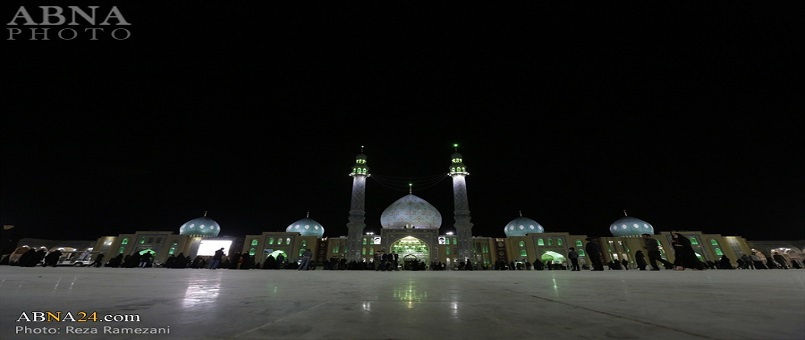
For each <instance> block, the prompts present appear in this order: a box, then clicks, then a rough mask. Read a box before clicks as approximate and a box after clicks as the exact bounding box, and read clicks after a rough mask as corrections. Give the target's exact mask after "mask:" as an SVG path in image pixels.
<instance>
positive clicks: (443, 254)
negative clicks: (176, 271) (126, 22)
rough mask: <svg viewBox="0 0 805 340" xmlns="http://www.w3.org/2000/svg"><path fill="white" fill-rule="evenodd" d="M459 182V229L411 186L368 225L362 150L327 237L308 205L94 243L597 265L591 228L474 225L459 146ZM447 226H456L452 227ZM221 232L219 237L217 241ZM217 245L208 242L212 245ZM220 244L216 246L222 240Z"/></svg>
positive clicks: (615, 228)
mask: <svg viewBox="0 0 805 340" xmlns="http://www.w3.org/2000/svg"><path fill="white" fill-rule="evenodd" d="M447 175H448V176H450V177H451V179H452V182H453V201H454V205H453V219H454V221H455V222H454V224H453V226H452V227H453V228H452V229H453V230H455V233H442V232H440V227H442V224H443V216H442V214H441V212H439V210H438V209H436V208H435V207H434V206H433V205H431V204H430V203H428V202H427V201H425V200H424V199H422V198H420V197H418V196H416V195H414V194H413V193H411V191H410V190H409V193H408V194H407V195H405V196H403V197H401V198H399V199H398V200H396V201H395V202H393V203H391V204H390V205H389V206H388V207H387V208H386V209H385V210H384V211H383V213H382V214H381V217H380V225H381V228H380V232H379V233H377V234H375V233H373V232H367V231H366V223H365V210H364V209H365V203H366V185H367V179H368V178H369V177H370V176H371V174H370V172H369V167H368V164H367V157H366V155H365V154H364V153H363V152H362V151H361V153H360V154H358V155H357V156H356V158H355V164H354V165H353V167H352V171H351V172H350V173H349V176H351V177H352V196H351V203H350V210H349V213H348V223H347V229H348V234H347V235H344V236H337V237H325V236H324V226H322V225H321V224H320V223H318V222H317V221H315V220H314V219H312V218H310V216H309V214H308V215H307V216H305V217H304V218H301V219H300V220H298V221H296V222H293V223H291V224H290V225H288V227H287V228H286V229H285V231H271V232H263V233H261V234H254V235H244V237H242V238H239V237H219V236H218V235H219V233H220V231H221V226H220V225H218V223H217V222H216V221H214V220H213V219H211V218H209V217H207V216H206V215H207V214H206V213H205V214H204V216H201V217H198V218H194V219H192V220H189V221H188V222H186V223H185V224H183V225H182V226H180V228H179V234H174V233H173V232H170V231H138V232H136V233H134V234H121V235H117V236H104V237H101V238H99V239H98V240H97V241H96V242H95V245H94V247H93V253H99V254H104V258H105V259H110V258H112V257H115V256H117V255H118V254H133V253H134V252H140V253H143V252H150V253H152V255H153V258H154V261H155V262H156V263H164V262H165V261H166V260H167V259H168V258H169V257H171V256H175V255H177V254H182V255H184V256H190V257H197V256H207V255H206V254H209V251H210V250H209V249H206V250H205V249H204V248H205V244H207V245H209V244H216V245H220V244H226V245H227V246H228V247H227V255H229V254H230V253H240V254H249V255H251V256H253V257H254V261H255V263H262V262H263V261H265V259H266V258H268V256H273V257H274V258H277V256H278V255H280V254H282V255H283V258H285V259H286V260H288V261H292V262H293V261H297V260H298V259H300V258H301V257H302V254H303V253H304V251H305V249H311V251H313V253H314V259H315V262H316V263H319V264H321V263H324V262H326V261H331V260H332V259H336V260H339V261H340V260H342V259H344V260H346V261H347V262H351V261H355V262H356V263H373V262H374V261H375V259H374V256H375V254H376V253H378V252H379V251H383V252H386V253H396V254H398V256H399V259H400V261H399V266H400V269H403V270H404V269H406V268H410V264H411V263H424V264H425V266H426V267H430V266H432V265H433V264H443V265H445V266H446V267H447V268H457V267H459V266H460V265H462V264H463V263H466V262H468V261H469V262H471V263H472V264H473V267H475V268H476V269H492V268H494V267H495V265H496V264H500V263H504V264H506V265H509V266H511V265H514V266H516V267H518V268H519V267H522V268H530V267H531V265H532V264H534V263H535V262H537V261H538V260H539V261H541V262H543V263H551V264H553V265H555V266H557V267H558V268H566V267H569V264H568V262H569V261H568V259H567V258H566V256H567V254H568V252H569V250H570V249H569V248H570V247H573V248H575V249H576V251H577V252H578V253H579V262H580V264H581V265H582V267H584V266H585V265H589V264H590V261H589V260H588V259H587V254H586V253H585V252H584V246H585V244H586V239H587V238H588V235H579V234H570V233H567V232H559V231H546V229H545V228H544V227H543V226H542V225H541V224H540V223H538V222H537V221H535V220H533V219H530V218H528V217H526V216H523V215H522V213H521V214H520V216H517V217H516V218H514V219H512V220H511V221H509V222H508V223H506V224H505V226H504V227H503V228H504V234H505V237H502V238H499V237H487V236H482V235H473V232H472V228H473V224H472V222H471V214H470V209H469V200H468V198H467V182H466V177H467V176H469V172H467V167H466V166H465V165H464V162H463V157H462V155H461V154H460V153H458V150H457V149H456V152H455V153H453V154H452V156H451V159H450V166H449V170H448V173H447ZM448 229H449V228H448ZM609 231H610V233H611V234H612V236H610V237H599V238H597V239H598V241H599V243H600V244H601V248H602V252H603V256H604V263H608V262H611V261H619V262H622V261H623V260H626V262H627V263H628V265H629V267H630V268H635V267H636V264H635V253H636V252H637V251H638V250H643V249H644V240H643V238H642V237H641V234H644V233H648V234H652V235H654V237H655V238H656V239H657V240H658V241H659V242H660V245H661V248H660V249H661V253H662V256H663V257H664V258H665V259H667V260H669V261H671V262H673V260H674V254H673V251H669V250H671V249H673V248H672V245H671V233H670V232H660V233H655V230H654V227H653V226H652V225H651V224H650V223H648V222H646V221H643V220H641V219H639V218H637V217H634V216H629V215H628V214H627V213H626V211H624V216H623V217H621V218H619V219H618V220H616V221H613V222H612V223H611V224H610V226H609ZM677 232H679V233H681V234H683V235H685V236H686V237H688V238H689V239H690V240H691V242H692V243H693V248H694V250H695V251H696V254H697V256H698V257H699V258H700V260H702V261H713V262H716V263H718V261H719V260H720V259H721V257H722V256H723V255H726V256H727V257H728V258H729V259H731V261H732V262H733V265H734V264H735V260H736V259H738V258H739V257H741V256H742V255H744V254H750V253H752V252H753V251H756V252H758V255H761V256H770V255H771V253H772V252H773V251H777V252H779V253H781V254H784V256H785V257H787V258H788V259H789V260H791V259H795V260H798V261H800V262H801V261H802V260H803V254H802V248H800V247H797V246H785V245H783V246H779V247H776V248H768V247H774V245H773V244H768V245H766V246H768V247H767V248H768V249H766V248H764V249H762V250H761V249H755V248H753V246H752V244H750V243H749V242H748V241H747V240H746V239H744V238H743V237H740V236H724V235H720V234H705V233H702V232H700V231H677ZM216 242H217V243H216ZM207 248H209V246H207ZM215 249H218V248H215Z"/></svg>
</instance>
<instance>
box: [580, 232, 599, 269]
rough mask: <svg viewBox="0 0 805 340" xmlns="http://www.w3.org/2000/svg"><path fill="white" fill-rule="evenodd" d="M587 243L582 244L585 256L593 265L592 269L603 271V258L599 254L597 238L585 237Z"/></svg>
mask: <svg viewBox="0 0 805 340" xmlns="http://www.w3.org/2000/svg"><path fill="white" fill-rule="evenodd" d="M586 240H587V245H585V246H584V251H585V252H586V253H587V257H588V258H590V263H592V265H593V271H604V259H603V255H601V245H600V244H598V240H597V239H594V238H591V237H588V238H586Z"/></svg>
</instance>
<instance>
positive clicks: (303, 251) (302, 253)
mask: <svg viewBox="0 0 805 340" xmlns="http://www.w3.org/2000/svg"><path fill="white" fill-rule="evenodd" d="M302 255H305V250H304V249H299V256H300V257H301V256H302Z"/></svg>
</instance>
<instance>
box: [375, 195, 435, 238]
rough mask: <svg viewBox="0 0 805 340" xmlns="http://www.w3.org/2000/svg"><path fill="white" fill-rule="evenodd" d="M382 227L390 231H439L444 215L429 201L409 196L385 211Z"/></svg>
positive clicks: (381, 221) (381, 216) (382, 216)
mask: <svg viewBox="0 0 805 340" xmlns="http://www.w3.org/2000/svg"><path fill="white" fill-rule="evenodd" d="M380 225H381V226H383V228H388V229H405V228H414V229H439V227H441V226H442V214H440V213H439V211H438V210H436V208H434V207H433V206H432V205H431V204H430V203H428V202H427V201H425V200H423V199H421V198H419V197H417V196H414V195H413V194H408V195H407V196H404V197H403V198H400V199H398V200H397V201H395V202H394V203H392V204H391V205H389V206H388V208H386V210H383V214H382V215H380Z"/></svg>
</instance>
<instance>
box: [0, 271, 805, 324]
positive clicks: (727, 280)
mask: <svg viewBox="0 0 805 340" xmlns="http://www.w3.org/2000/svg"><path fill="white" fill-rule="evenodd" d="M0 274H1V275H0V307H2V308H0V338H1V339H4V340H9V339H143V338H146V339H441V340H444V339H764V340H766V339H769V340H771V339H797V340H802V339H805V270H705V271H691V270H685V271H672V270H662V271H658V272H652V271H637V270H628V271H627V270H618V271H603V272H590V271H582V272H570V271H407V272H406V271H402V272H375V271H325V270H312V271H296V270H281V271H280V270H228V269H219V270H209V269H164V268H86V267H85V268H77V267H57V268H41V267H35V268H24V267H16V266H0ZM57 312H61V314H57ZM48 318H49V319H50V321H49V322H48V321H43V319H45V320H46V319H48ZM105 318H108V319H109V321H103V320H104V319H105ZM57 319H58V320H60V322H57ZM94 320H98V321H94ZM115 320H117V321H115ZM82 321H86V322H82ZM78 332H85V333H88V334H78ZM136 332H140V333H146V334H135V333H136ZM151 332H156V333H157V334H147V333H151ZM43 333H55V334H43ZM96 333H97V334H96Z"/></svg>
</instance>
